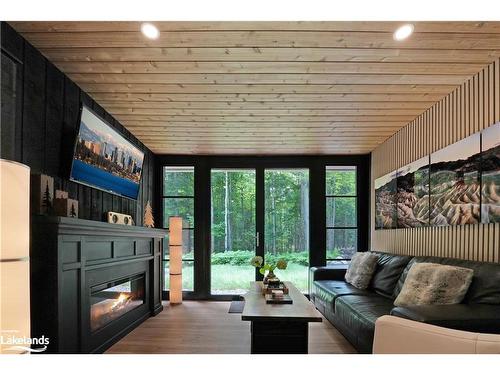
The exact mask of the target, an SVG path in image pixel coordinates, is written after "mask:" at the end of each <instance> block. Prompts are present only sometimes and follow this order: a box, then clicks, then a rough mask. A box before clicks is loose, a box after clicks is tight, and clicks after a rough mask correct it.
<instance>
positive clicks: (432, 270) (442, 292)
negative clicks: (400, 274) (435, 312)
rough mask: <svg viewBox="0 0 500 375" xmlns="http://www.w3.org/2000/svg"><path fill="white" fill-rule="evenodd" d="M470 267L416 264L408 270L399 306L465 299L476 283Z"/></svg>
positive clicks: (397, 300)
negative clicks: (473, 283) (471, 285)
mask: <svg viewBox="0 0 500 375" xmlns="http://www.w3.org/2000/svg"><path fill="white" fill-rule="evenodd" d="M473 274H474V271H473V270H471V269H469V268H463V267H455V266H447V265H444V264H435V263H415V264H414V265H413V266H412V267H411V268H410V271H408V276H407V277H406V280H405V282H404V284H403V288H402V289H401V292H400V293H399V295H398V297H397V298H396V300H395V301H394V305H395V306H410V305H453V304H457V303H460V302H462V300H463V299H464V297H465V294H466V293H467V290H468V289H469V285H470V283H471V282H472V276H473Z"/></svg>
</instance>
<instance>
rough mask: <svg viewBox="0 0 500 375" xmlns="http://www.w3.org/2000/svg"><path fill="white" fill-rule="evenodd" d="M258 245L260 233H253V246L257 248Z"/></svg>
mask: <svg viewBox="0 0 500 375" xmlns="http://www.w3.org/2000/svg"><path fill="white" fill-rule="evenodd" d="M259 244H260V233H259V232H256V233H255V246H256V247H259Z"/></svg>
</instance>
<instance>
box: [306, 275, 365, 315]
mask: <svg viewBox="0 0 500 375" xmlns="http://www.w3.org/2000/svg"><path fill="white" fill-rule="evenodd" d="M314 286H315V288H314V298H315V299H316V298H319V299H321V300H323V301H324V302H326V303H327V304H330V303H331V304H332V309H333V304H334V303H335V299H336V298H337V297H339V296H345V295H350V294H355V295H366V294H369V293H370V292H369V291H367V290H363V289H358V288H355V287H353V286H352V285H351V284H348V283H346V282H345V281H338V280H318V281H315V282H314Z"/></svg>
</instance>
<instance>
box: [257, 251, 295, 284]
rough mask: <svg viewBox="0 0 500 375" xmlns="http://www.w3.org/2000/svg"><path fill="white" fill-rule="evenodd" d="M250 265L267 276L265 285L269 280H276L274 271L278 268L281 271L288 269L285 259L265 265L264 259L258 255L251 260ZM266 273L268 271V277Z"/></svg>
mask: <svg viewBox="0 0 500 375" xmlns="http://www.w3.org/2000/svg"><path fill="white" fill-rule="evenodd" d="M250 264H251V265H252V266H254V267H256V268H258V269H259V272H260V273H261V274H262V275H265V277H264V284H265V283H266V281H267V280H269V279H275V278H276V275H275V274H274V270H275V269H276V268H277V269H279V270H284V269H286V267H287V265H288V262H287V261H286V260H285V259H283V258H280V259H278V260H277V261H275V262H266V263H264V259H262V257H261V256H259V255H257V256H254V257H253V258H252V259H251V261H250ZM266 271H267V275H266Z"/></svg>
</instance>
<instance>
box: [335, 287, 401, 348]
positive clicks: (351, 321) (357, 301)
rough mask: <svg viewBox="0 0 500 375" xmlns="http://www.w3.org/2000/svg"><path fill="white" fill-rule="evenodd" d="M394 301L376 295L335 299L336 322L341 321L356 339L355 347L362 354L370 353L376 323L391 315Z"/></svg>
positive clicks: (348, 296)
mask: <svg viewBox="0 0 500 375" xmlns="http://www.w3.org/2000/svg"><path fill="white" fill-rule="evenodd" d="M393 307H394V306H393V304H392V300H390V299H388V298H385V297H383V296H380V295H378V294H376V293H373V292H371V293H369V294H366V295H347V296H340V297H338V298H336V299H335V320H338V321H341V322H342V325H343V327H344V328H345V329H346V330H349V331H350V332H351V333H352V334H351V335H350V336H351V337H354V338H355V341H356V342H355V343H353V344H354V346H355V347H356V348H357V349H358V350H360V351H361V352H366V353H367V352H370V349H371V345H372V343H373V335H374V333H375V321H376V320H377V319H378V318H379V317H381V316H382V315H389V313H390V312H391V310H392V308H393Z"/></svg>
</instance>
